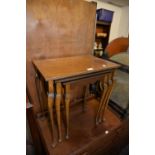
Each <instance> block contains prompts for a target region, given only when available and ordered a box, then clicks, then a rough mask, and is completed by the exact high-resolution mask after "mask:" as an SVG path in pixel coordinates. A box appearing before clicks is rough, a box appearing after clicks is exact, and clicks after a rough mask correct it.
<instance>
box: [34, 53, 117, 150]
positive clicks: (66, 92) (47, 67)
mask: <svg viewBox="0 0 155 155" xmlns="http://www.w3.org/2000/svg"><path fill="white" fill-rule="evenodd" d="M33 64H34V66H35V69H36V75H37V80H36V85H37V91H38V95H39V98H41V96H42V93H41V90H42V89H44V90H45V92H46V93H47V103H48V106H47V107H48V111H49V115H50V122H51V127H52V131H51V132H52V137H53V138H54V137H55V135H54V133H53V130H54V129H53V127H54V118H53V105H54V104H55V109H56V118H57V124H58V140H59V142H61V141H62V133H61V119H60V118H61V113H60V104H61V101H62V100H63V98H64V102H65V109H66V139H68V138H69V103H70V91H71V90H70V85H71V84H72V83H74V82H79V83H80V82H88V81H92V80H94V79H100V80H101V81H102V86H103V91H102V95H101V100H100V103H99V106H98V111H97V114H96V124H98V123H99V122H101V121H102V119H103V116H104V111H105V109H106V106H107V104H108V101H109V97H110V94H111V91H112V88H113V85H114V79H113V77H114V72H115V70H116V69H117V68H118V67H119V65H118V64H115V63H113V62H109V61H107V60H103V59H100V58H97V57H94V56H92V55H82V56H74V57H64V58H54V59H43V60H33ZM85 100H86V99H85V97H84V102H85ZM40 104H42V103H40ZM44 106H45V105H42V106H41V107H42V112H44ZM53 147H55V140H53Z"/></svg>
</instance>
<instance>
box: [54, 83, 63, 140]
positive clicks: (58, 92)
mask: <svg viewBox="0 0 155 155" xmlns="http://www.w3.org/2000/svg"><path fill="white" fill-rule="evenodd" d="M61 95H62V91H61V83H60V82H58V83H56V100H55V105H56V115H57V123H58V135H59V142H61V141H62V132H61V114H60V104H61Z"/></svg>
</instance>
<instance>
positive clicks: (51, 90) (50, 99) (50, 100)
mask: <svg viewBox="0 0 155 155" xmlns="http://www.w3.org/2000/svg"><path fill="white" fill-rule="evenodd" d="M53 94H54V87H53V81H50V82H49V83H48V95H47V96H48V111H49V116H50V125H51V134H52V139H53V141H52V147H55V146H56V139H55V134H54V115H53V105H54V97H53Z"/></svg>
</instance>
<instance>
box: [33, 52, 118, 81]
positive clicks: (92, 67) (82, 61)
mask: <svg viewBox="0 0 155 155" xmlns="http://www.w3.org/2000/svg"><path fill="white" fill-rule="evenodd" d="M33 63H34V65H35V67H36V68H37V69H38V70H39V72H40V73H41V75H42V76H43V77H44V79H45V80H46V81H48V80H56V79H61V78H65V77H72V76H77V75H82V74H88V73H94V72H99V71H105V70H109V69H114V68H118V67H119V65H117V64H115V63H112V62H109V61H107V60H103V59H99V58H97V57H94V56H92V55H83V56H74V57H65V58H56V59H45V60H34V61H33Z"/></svg>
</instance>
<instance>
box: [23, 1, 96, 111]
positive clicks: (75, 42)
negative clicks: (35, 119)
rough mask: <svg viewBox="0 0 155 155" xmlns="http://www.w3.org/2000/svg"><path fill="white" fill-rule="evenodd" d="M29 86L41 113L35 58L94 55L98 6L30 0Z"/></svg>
mask: <svg viewBox="0 0 155 155" xmlns="http://www.w3.org/2000/svg"><path fill="white" fill-rule="evenodd" d="M26 14H27V17H26V21H27V27H26V29H27V37H26V40H27V45H26V46H27V54H26V58H27V68H26V73H27V74H26V76H27V77H26V78H27V87H28V90H29V91H30V94H31V97H32V103H33V104H34V110H35V112H39V111H40V107H39V104H38V98H37V93H36V88H35V72H34V68H33V66H32V60H33V59H45V58H56V57H66V56H74V55H85V54H91V53H92V50H93V41H94V30H95V18H96V3H90V2H86V1H84V0H27V12H26Z"/></svg>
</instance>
